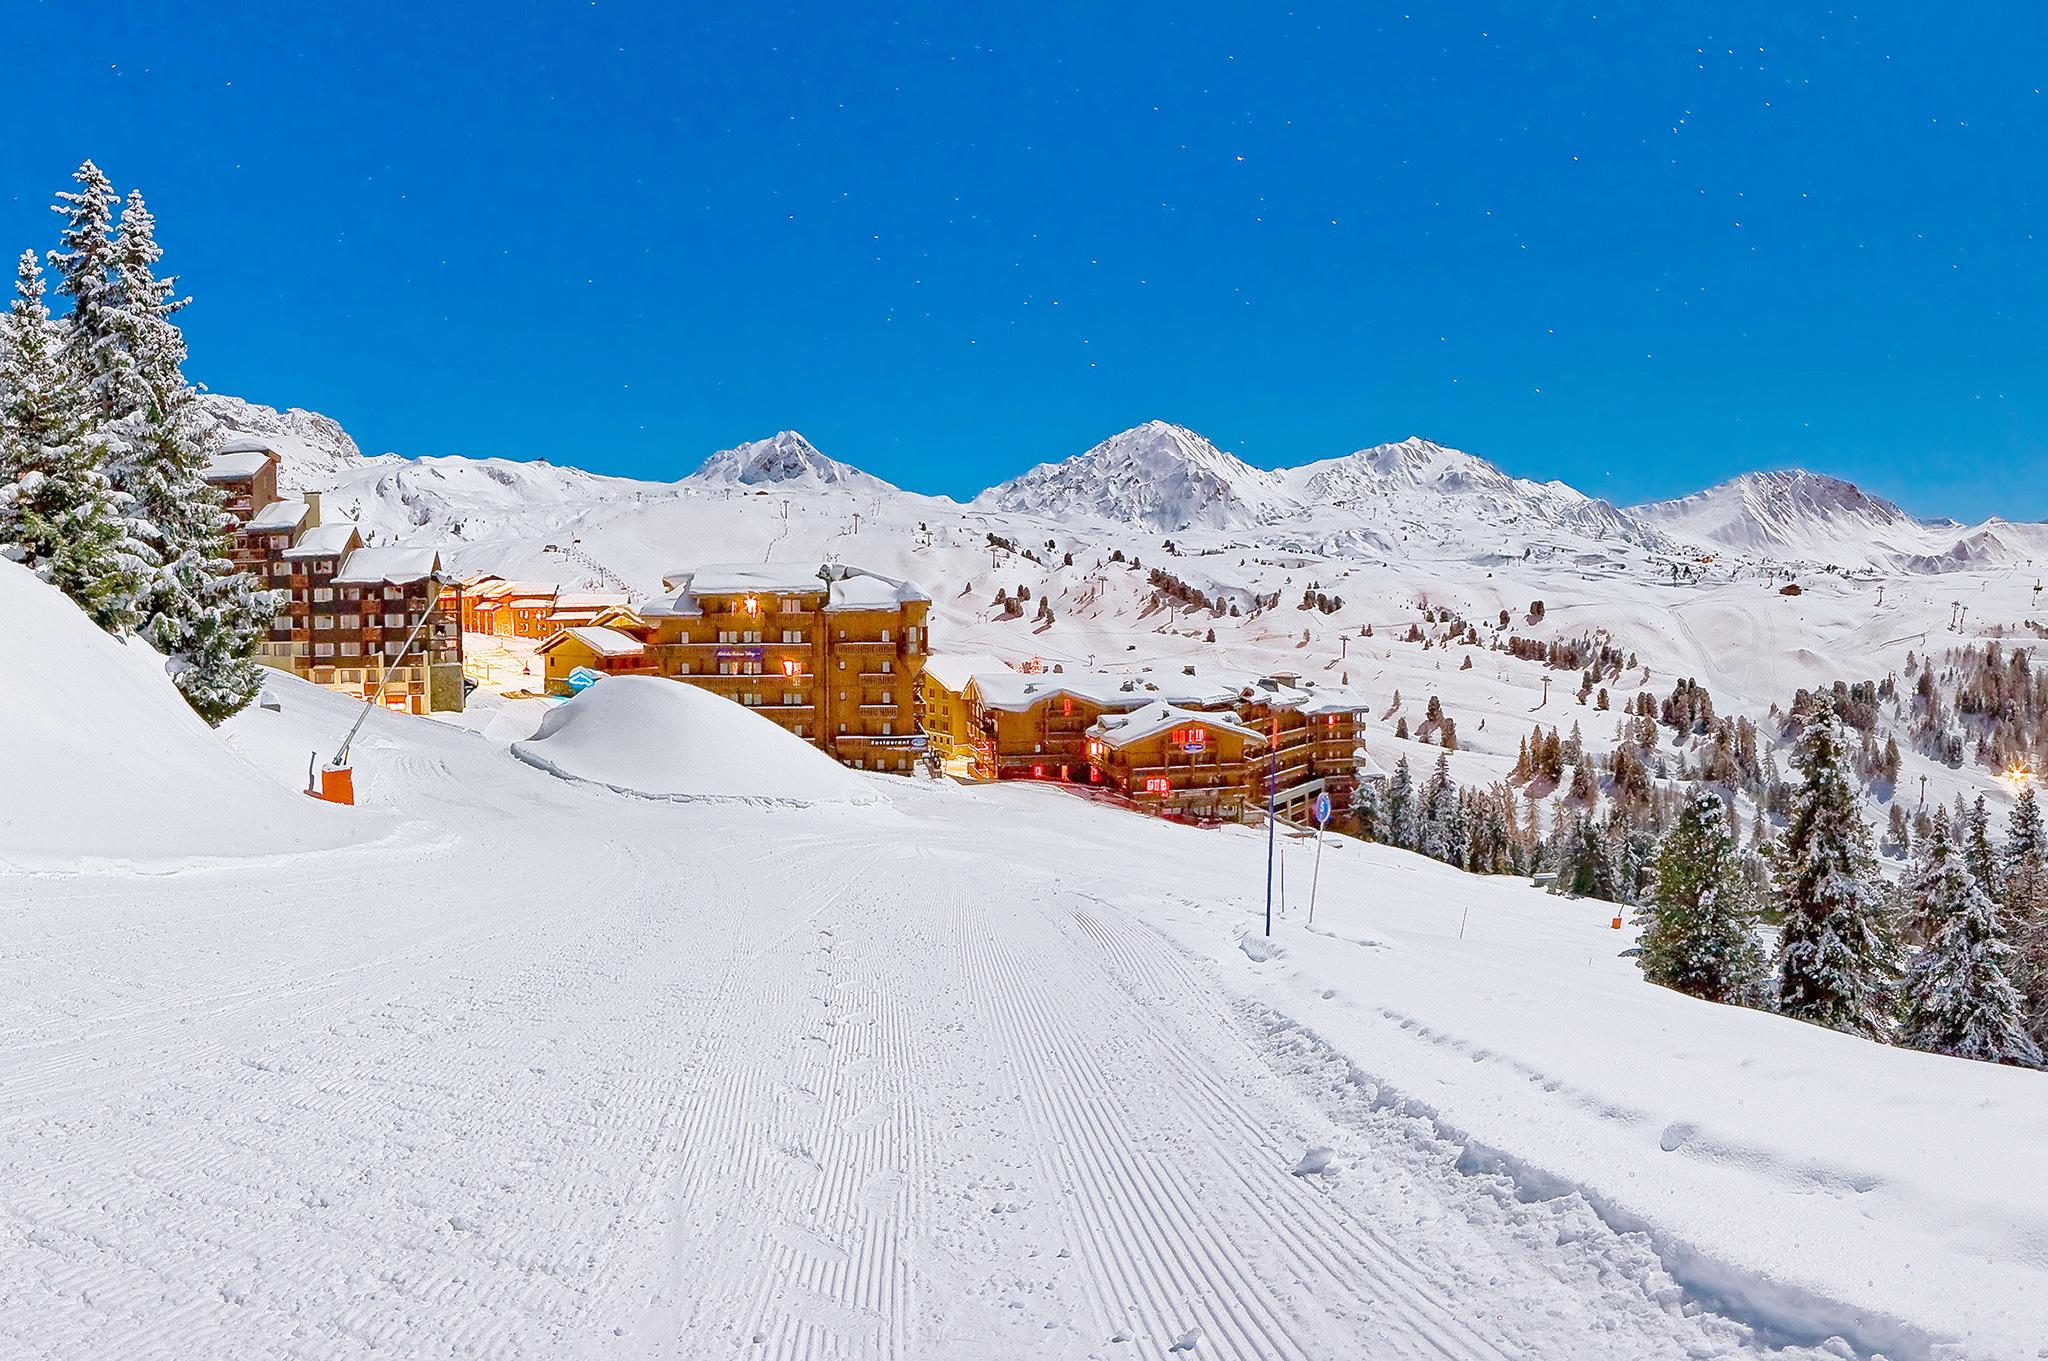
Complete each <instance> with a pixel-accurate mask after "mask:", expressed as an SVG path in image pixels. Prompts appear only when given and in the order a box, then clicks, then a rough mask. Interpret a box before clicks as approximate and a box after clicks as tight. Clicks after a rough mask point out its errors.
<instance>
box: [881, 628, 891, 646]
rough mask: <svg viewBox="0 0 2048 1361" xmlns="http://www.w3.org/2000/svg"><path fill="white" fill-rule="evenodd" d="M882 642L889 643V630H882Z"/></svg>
mask: <svg viewBox="0 0 2048 1361" xmlns="http://www.w3.org/2000/svg"><path fill="white" fill-rule="evenodd" d="M882 641H883V642H885V643H886V642H888V641H889V630H887V629H883V630H882Z"/></svg>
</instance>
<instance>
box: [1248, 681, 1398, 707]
mask: <svg viewBox="0 0 2048 1361" xmlns="http://www.w3.org/2000/svg"><path fill="white" fill-rule="evenodd" d="M1298 679H1299V678H1298V677H1295V676H1291V675H1288V676H1261V677H1260V678H1259V679H1257V680H1255V681H1253V682H1252V683H1251V684H1250V685H1247V686H1246V687H1245V688H1244V691H1243V696H1244V699H1245V702H1246V703H1249V704H1265V705H1270V706H1271V707H1272V708H1275V709H1297V710H1299V711H1301V712H1302V713H1304V714H1314V715H1317V716H1321V715H1323V714H1357V713H1365V712H1367V711H1368V710H1370V709H1371V708H1372V701H1371V700H1369V699H1367V698H1366V697H1365V696H1364V695H1362V694H1360V693H1359V692H1358V691H1356V690H1354V689H1352V688H1351V687H1350V686H1348V685H1317V684H1316V683H1315V682H1313V681H1310V682H1309V683H1308V684H1307V685H1300V684H1295V683H1293V682H1295V681H1297V680H1298Z"/></svg>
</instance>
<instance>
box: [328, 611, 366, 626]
mask: <svg viewBox="0 0 2048 1361" xmlns="http://www.w3.org/2000/svg"><path fill="white" fill-rule="evenodd" d="M335 617H336V618H338V619H340V620H341V623H340V624H339V625H337V627H339V628H345V629H359V628H361V627H362V626H363V616H361V615H360V614H343V615H337V616H335Z"/></svg>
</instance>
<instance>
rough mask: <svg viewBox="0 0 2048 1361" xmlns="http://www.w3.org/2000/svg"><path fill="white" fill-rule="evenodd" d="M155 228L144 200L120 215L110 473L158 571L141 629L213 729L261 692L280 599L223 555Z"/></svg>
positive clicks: (199, 423) (222, 528)
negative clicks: (260, 646)
mask: <svg viewBox="0 0 2048 1361" xmlns="http://www.w3.org/2000/svg"><path fill="white" fill-rule="evenodd" d="M162 254H163V252H162V250H161V249H160V248H159V247H158V246H157V244H156V224H155V221H154V219H152V218H151V216H150V214H149V210H148V208H147V207H146V206H145V205H144V204H143V201H142V195H141V194H139V193H138V194H131V195H129V197H128V202H127V204H126V206H125V207H124V208H123V209H122V212H121V226H120V231H119V233H118V234H117V236H116V238H115V240H114V243H113V249H112V261H113V267H114V270H115V275H116V279H117V281H118V282H117V287H116V288H115V290H114V295H113V301H114V315H113V333H114V336H115V340H116V345H115V349H116V351H117V352H118V356H119V357H118V360H116V361H114V362H111V363H110V364H109V365H108V366H107V369H106V372H107V375H108V387H107V391H108V392H109V393H110V394H111V396H112V399H113V401H112V407H113V415H114V418H113V420H112V422H111V423H110V424H109V426H108V427H107V430H108V434H109V437H110V443H111V451H110V455H109V461H108V470H109V472H110V474H111V476H112V478H113V482H114V486H115V488H116V489H117V490H118V491H120V492H122V493H125V494H126V496H127V497H128V498H129V502H128V505H127V507H126V509H127V513H128V514H129V515H130V516H131V517H132V524H133V529H134V534H135V537H136V538H137V539H139V540H141V541H142V542H143V543H145V544H147V545H148V546H149V548H150V550H151V552H152V553H153V555H154V556H155V558H156V561H157V564H158V565H157V568H156V570H155V572H154V573H153V575H152V577H151V579H150V581H149V582H148V584H147V587H146V588H145V591H144V593H143V597H142V607H143V613H144V620H145V622H144V624H143V627H142V631H143V633H144V635H145V636H146V637H148V638H149V640H150V641H151V642H152V643H154V644H155V645H156V647H157V648H158V650H160V651H162V652H164V653H165V654H166V655H168V656H169V657H170V658H171V663H172V671H173V676H174V678H175V679H176V681H177V684H178V688H179V690H181V691H182V692H183V693H184V695H185V698H186V700H187V702H189V703H190V704H191V705H192V707H193V708H194V709H195V710H197V711H198V713H199V715H200V717H202V718H204V719H205V720H206V721H207V722H209V723H219V722H221V721H222V720H223V719H225V718H227V717H229V716H230V715H232V714H235V713H238V712H239V711H241V710H242V709H243V708H245V707H247V706H248V704H249V703H250V701H252V700H254V699H255V698H256V693H257V691H258V690H259V689H260V688H261V687H262V671H261V668H259V667H258V666H257V665H256V664H255V663H254V662H253V661H251V660H250V658H251V657H252V656H253V654H254V653H255V650H256V643H257V641H258V640H259V639H261V638H262V637H264V635H265V634H266V633H267V632H268V631H269V628H270V622H271V620H272V619H273V618H274V617H275V615H276V613H277V605H276V601H275V598H274V597H273V596H272V595H271V593H270V592H269V591H267V590H264V589H262V587H261V586H260V584H259V583H258V582H257V580H256V579H255V578H254V577H251V576H249V575H247V574H246V573H244V572H243V571H242V570H241V569H240V568H238V567H237V566H236V565H235V564H234V562H233V561H232V559H231V558H230V556H229V553H230V550H231V548H232V543H233V541H232V539H231V538H230V536H229V529H230V527H231V526H232V525H233V524H234V517H233V516H231V515H229V514H228V513H227V511H226V510H225V509H224V507H223V501H222V497H221V494H220V492H219V491H218V490H217V489H216V488H214V487H213V486H211V485H210V484H209V483H208V482H207V481H206V477H205V473H206V465H207V463H208V462H209V460H210V458H211V455H212V449H213V443H214V439H215V433H216V432H215V430H214V427H213V423H212V422H211V421H210V420H209V419H208V418H207V417H206V415H205V413H204V412H203V411H202V410H201V408H200V406H199V401H198V395H197V393H195V392H194V391H193V389H192V387H191V386H190V385H189V384H188V383H186V381H185V374H184V362H185V338H184V336H183V335H182V334H180V333H179V330H178V327H177V325H176V324H175V323H173V322H172V321H171V314H172V313H174V312H176V311H177V310H178V309H179V308H181V307H183V306H184V303H183V302H182V301H174V300H173V298H172V296H171V295H172V292H173V290H174V288H175V285H176V280H174V279H159V278H157V277H156V272H155V267H156V262H157V261H158V259H160V258H161V257H162Z"/></svg>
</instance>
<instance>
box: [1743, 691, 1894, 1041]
mask: <svg viewBox="0 0 2048 1361" xmlns="http://www.w3.org/2000/svg"><path fill="white" fill-rule="evenodd" d="M1800 717H1801V718H1802V719H1803V721H1804V723H1805V731H1804V732H1803V733H1802V734H1801V735H1800V738H1799V744H1798V746H1797V747H1795V748H1794V751H1793V758H1792V764H1793V767H1794V768H1795V769H1797V770H1798V771H1799V773H1800V774H1801V775H1802V776H1803V777H1804V781H1803V783H1802V784H1801V786H1800V788H1799V790H1798V791H1797V792H1796V793H1795V794H1794V795H1793V803H1792V817H1791V823H1790V825H1789V826H1787V827H1786V829H1785V836H1784V840H1783V842H1782V843H1781V844H1780V847H1779V851H1778V854H1777V855H1776V857H1775V859H1774V864H1773V867H1772V868H1773V874H1774V877H1775V878H1776V881H1777V893H1778V901H1779V904H1780V906H1781V907H1782V909H1783V911H1784V914H1785V925H1784V928H1783V930H1782V932H1781V933H1780V936H1779V941H1778V1008H1779V1010H1781V1011H1783V1012H1784V1013H1785V1014H1786V1015H1788V1016H1794V1017H1797V1018H1798V1019H1800V1020H1802V1021H1809V1022H1811V1023H1813V1024H1814V1025H1822V1026H1828V1027H1830V1028H1831V1029H1835V1030H1841V1031H1846V1032H1848V1033H1850V1034H1853V1035H1864V1036H1869V1037H1871V1038H1882V1037H1883V1035H1884V1033H1885V1030H1886V1027H1887V1024H1888V1022H1887V1016H1886V1012H1887V1001H1888V991H1889V988H1890V985H1891V983H1892V981H1893V979H1894V978H1895V976H1896V974H1897V964H1896V958H1895V956H1896V946H1895V943H1894V940H1893V936H1892V932H1891V930H1890V925H1889V923H1888V922H1887V921H1886V919H1885V912H1884V904H1883V899H1882V896H1881V894H1880V892H1879V890H1878V885H1877V863H1876V857H1875V856H1874V855H1873V854H1872V852H1871V849H1870V829H1869V828H1867V827H1866V826H1864V824H1863V816H1862V813H1861V812H1860V811H1859V810H1858V808H1857V801H1856V794H1855V789H1854V786H1853V785H1852V783H1851V782H1850V778H1849V770H1848V762H1847V754H1846V752H1845V750H1844V742H1843V737H1842V723H1841V720H1840V719H1839V718H1837V717H1836V716H1835V706H1834V699H1833V697H1832V696H1831V695H1830V694H1829V693H1828V692H1826V691H1821V692H1819V693H1818V694H1816V695H1814V696H1813V697H1811V698H1810V699H1809V701H1808V703H1807V705H1806V706H1805V707H1804V708H1803V709H1802V710H1801V712H1800Z"/></svg>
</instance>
